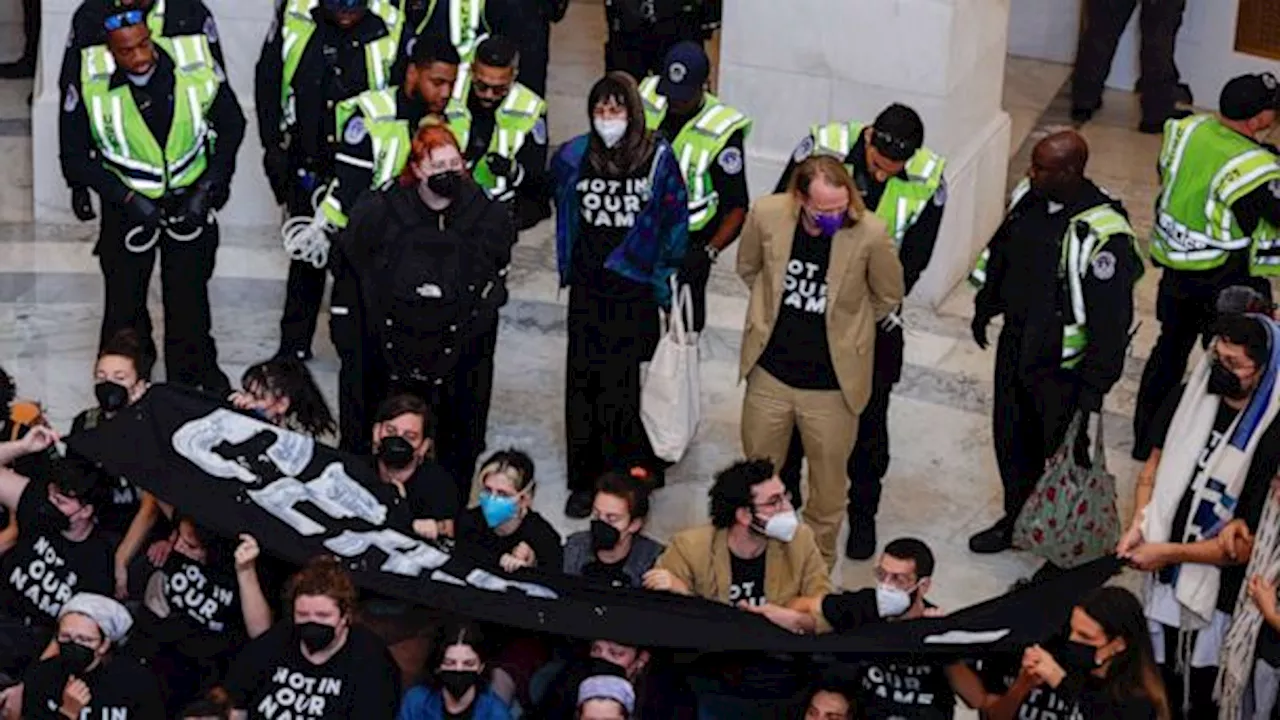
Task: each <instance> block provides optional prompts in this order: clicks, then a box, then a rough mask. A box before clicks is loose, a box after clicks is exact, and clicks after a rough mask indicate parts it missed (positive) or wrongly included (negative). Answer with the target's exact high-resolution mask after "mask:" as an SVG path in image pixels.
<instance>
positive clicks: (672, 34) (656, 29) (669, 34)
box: [521, 18, 703, 81]
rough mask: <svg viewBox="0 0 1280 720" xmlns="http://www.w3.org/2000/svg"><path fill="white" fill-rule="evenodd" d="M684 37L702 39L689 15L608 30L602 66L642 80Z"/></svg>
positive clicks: (700, 42) (698, 41) (685, 38)
mask: <svg viewBox="0 0 1280 720" xmlns="http://www.w3.org/2000/svg"><path fill="white" fill-rule="evenodd" d="M685 41H691V42H696V43H698V44H699V45H701V44H702V43H703V39H702V30H701V28H699V27H698V26H697V23H695V22H694V21H693V19H692V18H677V19H675V20H668V21H664V22H660V23H656V24H654V25H652V26H650V27H649V28H646V29H644V30H641V31H637V32H623V33H616V34H615V33H610V34H609V40H608V42H607V43H606V44H605V46H604V64H605V69H606V70H607V71H609V72H614V71H619V70H620V71H622V72H626V73H630V75H631V77H633V78H635V79H636V80H637V81H640V80H643V79H644V78H645V77H646V76H648V75H651V74H653V73H656V72H658V71H659V70H661V69H662V68H661V66H662V60H663V59H664V58H665V57H666V55H667V51H668V50H670V49H671V48H672V47H673V46H675V45H677V44H679V43H682V42H685ZM521 77H522V78H523V76H521Z"/></svg>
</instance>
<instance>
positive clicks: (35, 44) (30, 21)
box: [22, 0, 41, 62]
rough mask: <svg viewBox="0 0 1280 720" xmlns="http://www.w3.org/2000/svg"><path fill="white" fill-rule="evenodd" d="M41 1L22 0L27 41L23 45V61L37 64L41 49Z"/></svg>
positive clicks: (23, 29)
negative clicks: (37, 55) (38, 52)
mask: <svg viewBox="0 0 1280 720" xmlns="http://www.w3.org/2000/svg"><path fill="white" fill-rule="evenodd" d="M40 5H41V3H40V0H22V31H23V32H24V33H25V34H26V39H25V41H24V42H23V45H22V59H23V60H30V61H31V62H35V60H36V51H37V50H38V49H39V47H40V12H41V8H40Z"/></svg>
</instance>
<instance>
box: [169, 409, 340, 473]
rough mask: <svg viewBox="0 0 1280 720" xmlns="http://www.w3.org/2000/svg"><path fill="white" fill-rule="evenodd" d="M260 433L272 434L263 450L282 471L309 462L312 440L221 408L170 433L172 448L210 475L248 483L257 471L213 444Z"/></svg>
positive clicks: (235, 441) (298, 468) (298, 470)
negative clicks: (225, 455)
mask: <svg viewBox="0 0 1280 720" xmlns="http://www.w3.org/2000/svg"><path fill="white" fill-rule="evenodd" d="M260 433H271V434H272V435H273V436H274V438H275V439H274V441H273V442H272V443H271V445H270V446H269V447H268V448H267V449H266V451H265V452H264V454H265V455H266V457H267V458H268V459H270V460H271V461H272V462H273V463H275V466H276V467H277V468H279V469H280V471H281V472H282V473H283V474H285V475H289V476H296V475H298V474H299V473H301V472H302V471H303V470H304V469H306V467H307V464H308V463H310V462H311V458H312V456H313V454H314V453H315V440H313V439H311V438H309V437H307V436H306V435H303V434H301V433H295V432H290V431H288V430H282V429H280V428H277V427H275V426H274V425H269V424H267V423H265V422H263V421H261V420H257V419H254V418H251V417H248V416H246V415H241V414H240V413H237V412H233V411H231V410H224V409H222V408H219V409H217V410H214V411H213V412H211V413H209V414H208V415H205V416H204V417H202V418H199V419H196V420H192V421H191V422H188V423H185V424H184V425H183V426H182V427H180V428H178V430H177V432H175V433H174V434H173V449H174V450H176V451H177V452H178V454H179V455H181V456H183V457H185V458H187V459H188V460H190V461H191V462H193V463H195V464H196V466H197V467H199V468H200V469H201V470H203V471H205V472H206V473H208V474H210V475H213V476H214V477H220V478H225V479H228V480H239V481H240V482H242V483H246V484H250V483H254V482H257V481H258V479H259V478H258V476H257V474H255V473H254V472H253V471H252V470H250V469H249V468H248V467H246V466H245V465H243V464H241V463H240V462H237V461H235V460H231V459H228V458H224V457H222V456H221V455H219V454H218V453H216V452H214V448H217V447H219V446H222V445H236V444H239V443H243V442H246V441H248V440H250V439H251V438H253V437H254V436H256V435H258V434H260Z"/></svg>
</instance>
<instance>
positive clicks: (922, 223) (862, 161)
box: [774, 135, 947, 295]
mask: <svg viewBox="0 0 1280 720" xmlns="http://www.w3.org/2000/svg"><path fill="white" fill-rule="evenodd" d="M814 142H815V141H814V138H813V136H812V135H809V136H807V137H805V139H804V140H801V141H800V144H799V145H798V146H796V149H795V152H793V153H792V154H791V161H790V162H788V163H787V168H786V170H783V171H782V177H781V178H779V179H778V186H777V188H776V189H775V190H774V192H778V193H781V192H786V191H787V186H788V185H790V184H791V175H792V173H794V172H795V169H796V166H797V165H799V164H800V163H802V162H804V161H805V160H807V159H808V158H809V156H810V155H812V154H813V148H814ZM843 162H844V164H845V165H848V166H852V167H853V181H854V184H856V185H857V186H858V190H859V191H860V192H861V193H862V202H863V204H864V205H866V206H867V207H869V208H879V207H880V198H882V197H884V191H885V188H886V187H887V186H888V180H886V181H885V182H878V181H876V178H875V176H874V175H872V174H871V173H870V172H868V170H867V142H866V136H865V135H859V136H858V140H857V142H855V143H854V144H853V148H851V149H850V150H849V154H848V155H846V156H845V158H844V160H843ZM896 177H897V178H898V179H899V180H909V179H910V177H909V176H908V175H907V171H906V170H905V169H904V170H903V171H902V172H900V173H898V175H897V176H896ZM946 206H947V181H946V180H945V179H944V180H943V181H942V183H941V184H940V185H938V189H937V190H935V191H934V193H933V199H932V202H930V203H929V204H928V205H927V206H926V207H925V209H924V212H922V213H920V217H918V218H916V221H915V222H914V223H913V224H912V225H911V227H909V228H907V232H906V234H904V235H903V237H902V245H901V247H899V248H898V259H899V260H900V261H902V278H903V281H904V284H905V291H904V293H903V294H904V295H910V294H911V289H912V288H913V287H915V285H916V282H917V281H918V280H920V276H921V275H923V274H924V271H925V268H927V267H929V260H930V259H932V258H933V248H934V246H935V245H936V244H937V242H938V231H939V230H940V229H941V228H942V213H943V211H945V210H946Z"/></svg>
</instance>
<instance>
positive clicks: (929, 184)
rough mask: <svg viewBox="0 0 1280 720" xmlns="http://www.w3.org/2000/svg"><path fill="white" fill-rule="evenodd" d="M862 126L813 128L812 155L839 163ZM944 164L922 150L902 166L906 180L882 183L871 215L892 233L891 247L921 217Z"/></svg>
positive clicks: (854, 141)
mask: <svg viewBox="0 0 1280 720" xmlns="http://www.w3.org/2000/svg"><path fill="white" fill-rule="evenodd" d="M865 127H866V125H864V124H862V123H859V122H850V123H831V124H829V125H816V126H814V127H813V129H812V131H811V135H812V137H813V143H814V154H815V155H816V154H825V155H832V156H835V157H836V158H838V159H839V160H840V161H841V162H843V161H844V159H845V158H847V157H848V156H849V153H850V152H852V150H853V146H854V145H856V144H857V142H858V138H859V137H861V136H862V131H863V129H864V128H865ZM946 165H947V161H946V160H945V159H944V158H943V157H942V156H941V155H938V154H937V153H935V152H933V151H932V150H930V149H929V148H925V147H922V148H920V149H919V150H917V151H916V152H915V154H913V155H912V156H911V157H910V158H909V159H908V160H907V164H906V166H905V167H904V170H905V171H906V173H907V178H908V179H907V180H903V179H902V178H900V177H897V176H895V177H891V178H889V180H888V182H886V183H885V188H884V193H883V194H881V196H880V203H879V204H878V205H877V206H876V209H875V213H876V215H877V216H878V217H879V218H880V219H881V220H884V221H885V224H886V225H888V226H889V229H890V230H891V231H892V232H893V242H894V245H896V246H898V247H901V246H902V240H903V238H905V237H906V236H907V231H908V230H910V229H911V226H912V225H915V224H916V221H918V220H919V219H920V216H921V215H923V214H924V211H925V209H926V208H927V207H928V206H929V200H930V199H931V198H932V197H933V195H934V193H936V192H937V191H938V188H939V187H940V186H941V185H942V175H943V171H944V170H945V169H946ZM845 167H846V168H847V169H848V170H849V172H850V173H853V171H854V168H853V167H852V166H851V165H848V164H846V165H845Z"/></svg>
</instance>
